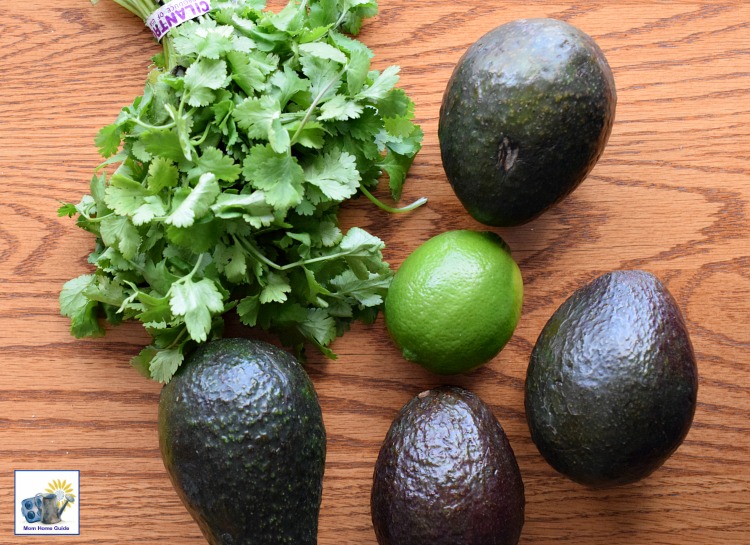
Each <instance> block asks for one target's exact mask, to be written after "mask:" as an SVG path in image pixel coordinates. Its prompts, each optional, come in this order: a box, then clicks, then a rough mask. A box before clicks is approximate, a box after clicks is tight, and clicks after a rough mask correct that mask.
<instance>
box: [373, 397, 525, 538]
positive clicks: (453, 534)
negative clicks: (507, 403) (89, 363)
mask: <svg viewBox="0 0 750 545" xmlns="http://www.w3.org/2000/svg"><path fill="white" fill-rule="evenodd" d="M524 507H525V500H524V487H523V481H522V480H521V473H520V471H519V469H518V464H517V463H516V458H515V456H514V454H513V449H512V448H511V446H510V443H509V442H508V439H507V437H506V436H505V432H504V431H503V428H502V427H501V426H500V424H499V422H498V421H497V419H495V417H494V415H493V414H492V411H491V410H490V409H489V407H487V405H485V404H484V402H483V401H482V400H481V399H480V398H479V397H478V396H477V395H476V394H474V393H472V392H469V391H468V390H464V389H462V388H458V387H450V386H443V387H440V388H435V389H432V390H427V391H425V392H422V393H421V394H419V395H417V396H416V397H414V398H413V399H412V400H411V401H409V402H408V403H407V404H406V405H405V406H404V407H403V408H402V409H401V411H400V412H399V413H398V415H397V416H396V418H395V420H394V421H393V423H392V425H391V427H390V429H389V430H388V433H387V435H386V438H385V441H384V442H383V445H382V447H381V449H380V454H379V455H378V459H377V462H376V465H375V472H374V476H373V486H372V495H371V510H372V522H373V526H374V528H375V535H376V536H377V540H378V543H379V544H380V545H516V544H517V543H518V540H519V537H520V535H521V529H522V527H523V522H524Z"/></svg>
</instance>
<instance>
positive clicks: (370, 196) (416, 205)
mask: <svg viewBox="0 0 750 545" xmlns="http://www.w3.org/2000/svg"><path fill="white" fill-rule="evenodd" d="M359 189H360V190H361V191H362V193H364V195H365V197H367V198H368V199H370V201H371V202H372V203H373V204H374V205H375V206H377V207H378V208H380V209H381V210H385V211H386V212H390V213H391V214H400V213H402V212H410V211H412V210H414V209H416V208H419V207H420V206H422V205H423V204H424V203H426V202H427V197H420V198H418V199H417V200H416V201H414V202H413V203H411V204H409V205H406V206H402V207H401V208H393V207H392V206H388V205H387V204H385V203H383V202H381V201H380V200H379V199H378V198H377V197H376V196H375V195H373V194H372V193H370V192H369V191H368V190H367V189H366V188H365V187H364V186H360V187H359Z"/></svg>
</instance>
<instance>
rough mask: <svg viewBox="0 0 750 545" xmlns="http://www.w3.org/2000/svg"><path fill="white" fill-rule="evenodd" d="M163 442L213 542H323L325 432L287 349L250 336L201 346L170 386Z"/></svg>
mask: <svg viewBox="0 0 750 545" xmlns="http://www.w3.org/2000/svg"><path fill="white" fill-rule="evenodd" d="M159 443H160V446H161V453H162V458H163V460H164V465H165V466H166V468H167V471H168V472H169V476H170V478H171V479H172V483H173V484H174V487H175V489H176V490H177V493H178V494H179V496H180V498H181V499H182V501H183V502H184V503H185V506H186V507H187V509H188V511H189V512H190V514H191V515H192V516H193V518H194V519H195V520H196V522H197V523H198V525H199V526H200V529H201V530H202V532H203V535H204V536H205V537H206V539H207V540H208V542H209V543H210V544H211V545H314V544H315V543H317V529H318V513H319V509H320V501H321V492H322V479H323V469H324V463H325V452H326V435H325V429H324V427H323V418H322V414H321V410H320V405H319V404H318V399H317V395H316V393H315V390H314V388H313V385H312V382H310V379H309V378H308V376H307V374H306V373H305V371H304V369H303V368H302V366H301V365H300V364H299V363H298V362H297V360H295V359H294V358H293V357H292V356H291V355H289V354H288V353H287V352H285V351H283V350H281V349H279V348H276V347H275V346H273V345H270V344H268V343H264V342H258V341H251V340H247V339H223V340H218V341H212V342H210V343H207V344H205V345H203V346H201V347H200V348H198V350H197V351H196V352H195V353H194V354H193V355H192V357H190V358H189V360H188V361H187V362H186V363H185V364H184V365H183V366H182V367H181V369H180V370H179V372H178V373H177V374H176V375H175V377H174V378H173V379H172V381H171V382H169V384H167V385H166V386H164V388H163V389H162V392H161V397H160V400H159Z"/></svg>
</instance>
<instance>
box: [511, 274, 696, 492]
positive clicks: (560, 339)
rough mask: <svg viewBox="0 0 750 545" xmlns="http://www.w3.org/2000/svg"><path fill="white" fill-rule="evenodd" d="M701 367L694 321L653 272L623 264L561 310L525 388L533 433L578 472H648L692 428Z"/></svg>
mask: <svg viewBox="0 0 750 545" xmlns="http://www.w3.org/2000/svg"><path fill="white" fill-rule="evenodd" d="M697 393H698V370H697V365H696V361H695V355H694V353H693V348H692V344H691V342H690V338H689V336H688V331H687V327H686V324H685V321H684V319H683V317H682V314H681V313H680V310H679V308H678V306H677V303H676V302H675V300H674V299H673V298H672V296H671V294H670V293H669V292H668V291H667V289H666V287H665V286H664V285H663V284H662V283H661V282H660V281H659V280H658V279H657V278H656V277H655V276H654V275H652V274H650V273H647V272H644V271H614V272H611V273H608V274H605V275H603V276H601V277H599V278H597V279H596V280H594V281H593V282H591V283H590V284H588V285H587V286H584V287H583V288H581V289H579V290H578V291H577V292H575V293H574V294H573V295H572V296H571V297H570V298H569V299H568V300H567V301H565V302H564V303H563V304H562V305H561V306H560V308H559V309H558V310H557V311H556V312H555V313H554V314H553V315H552V317H551V318H550V320H549V321H548V322H547V324H546V326H545V327H544V329H543V330H542V332H541V334H540V336H539V338H538V340H537V342H536V345H535V347H534V349H533V351H532V354H531V360H530V363H529V367H528V373H527V377H526V388H525V405H526V417H527V420H528V424H529V429H530V430H531V437H532V439H533V441H534V443H535V444H536V446H537V447H538V448H539V451H540V452H541V454H542V455H543V456H544V458H545V459H546V460H547V462H549V464H550V465H551V466H552V467H553V468H555V469H556V470H558V471H559V472H561V473H563V474H564V475H567V476H568V477H569V478H571V479H572V480H574V481H576V482H579V483H582V484H585V485H588V486H591V487H595V488H605V487H610V486H615V485H621V484H627V483H631V482H634V481H637V480H640V479H642V478H644V477H646V476H648V475H649V474H651V473H652V472H653V471H654V470H656V469H657V468H658V467H659V466H661V465H662V464H663V463H664V462H665V461H666V460H667V458H669V456H670V455H671V454H672V453H673V452H674V451H675V450H676V449H677V447H678V446H679V445H680V444H681V443H682V441H683V439H684V438H685V436H686V435H687V433H688V430H689V429H690V425H691V423H692V420H693V415H694V413H695V406H696V399H697Z"/></svg>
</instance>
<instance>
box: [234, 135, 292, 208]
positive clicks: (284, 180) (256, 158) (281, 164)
mask: <svg viewBox="0 0 750 545" xmlns="http://www.w3.org/2000/svg"><path fill="white" fill-rule="evenodd" d="M242 172H243V174H244V175H245V177H246V178H247V179H248V180H249V181H250V183H251V184H252V185H253V187H256V188H258V189H263V190H264V192H265V196H266V200H267V201H268V203H269V204H270V205H271V206H273V207H274V208H276V209H277V210H286V209H289V208H292V207H293V206H296V205H298V204H299V203H300V202H301V201H302V196H303V189H302V182H303V181H304V178H305V174H304V171H303V170H302V167H301V166H300V165H299V163H298V162H297V159H296V158H295V157H294V156H292V155H288V154H283V153H276V152H275V151H274V150H273V149H272V148H271V146H269V145H266V146H261V145H258V146H255V147H253V148H252V149H251V150H250V154H249V155H248V156H247V158H246V159H245V161H244V164H243V170H242Z"/></svg>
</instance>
